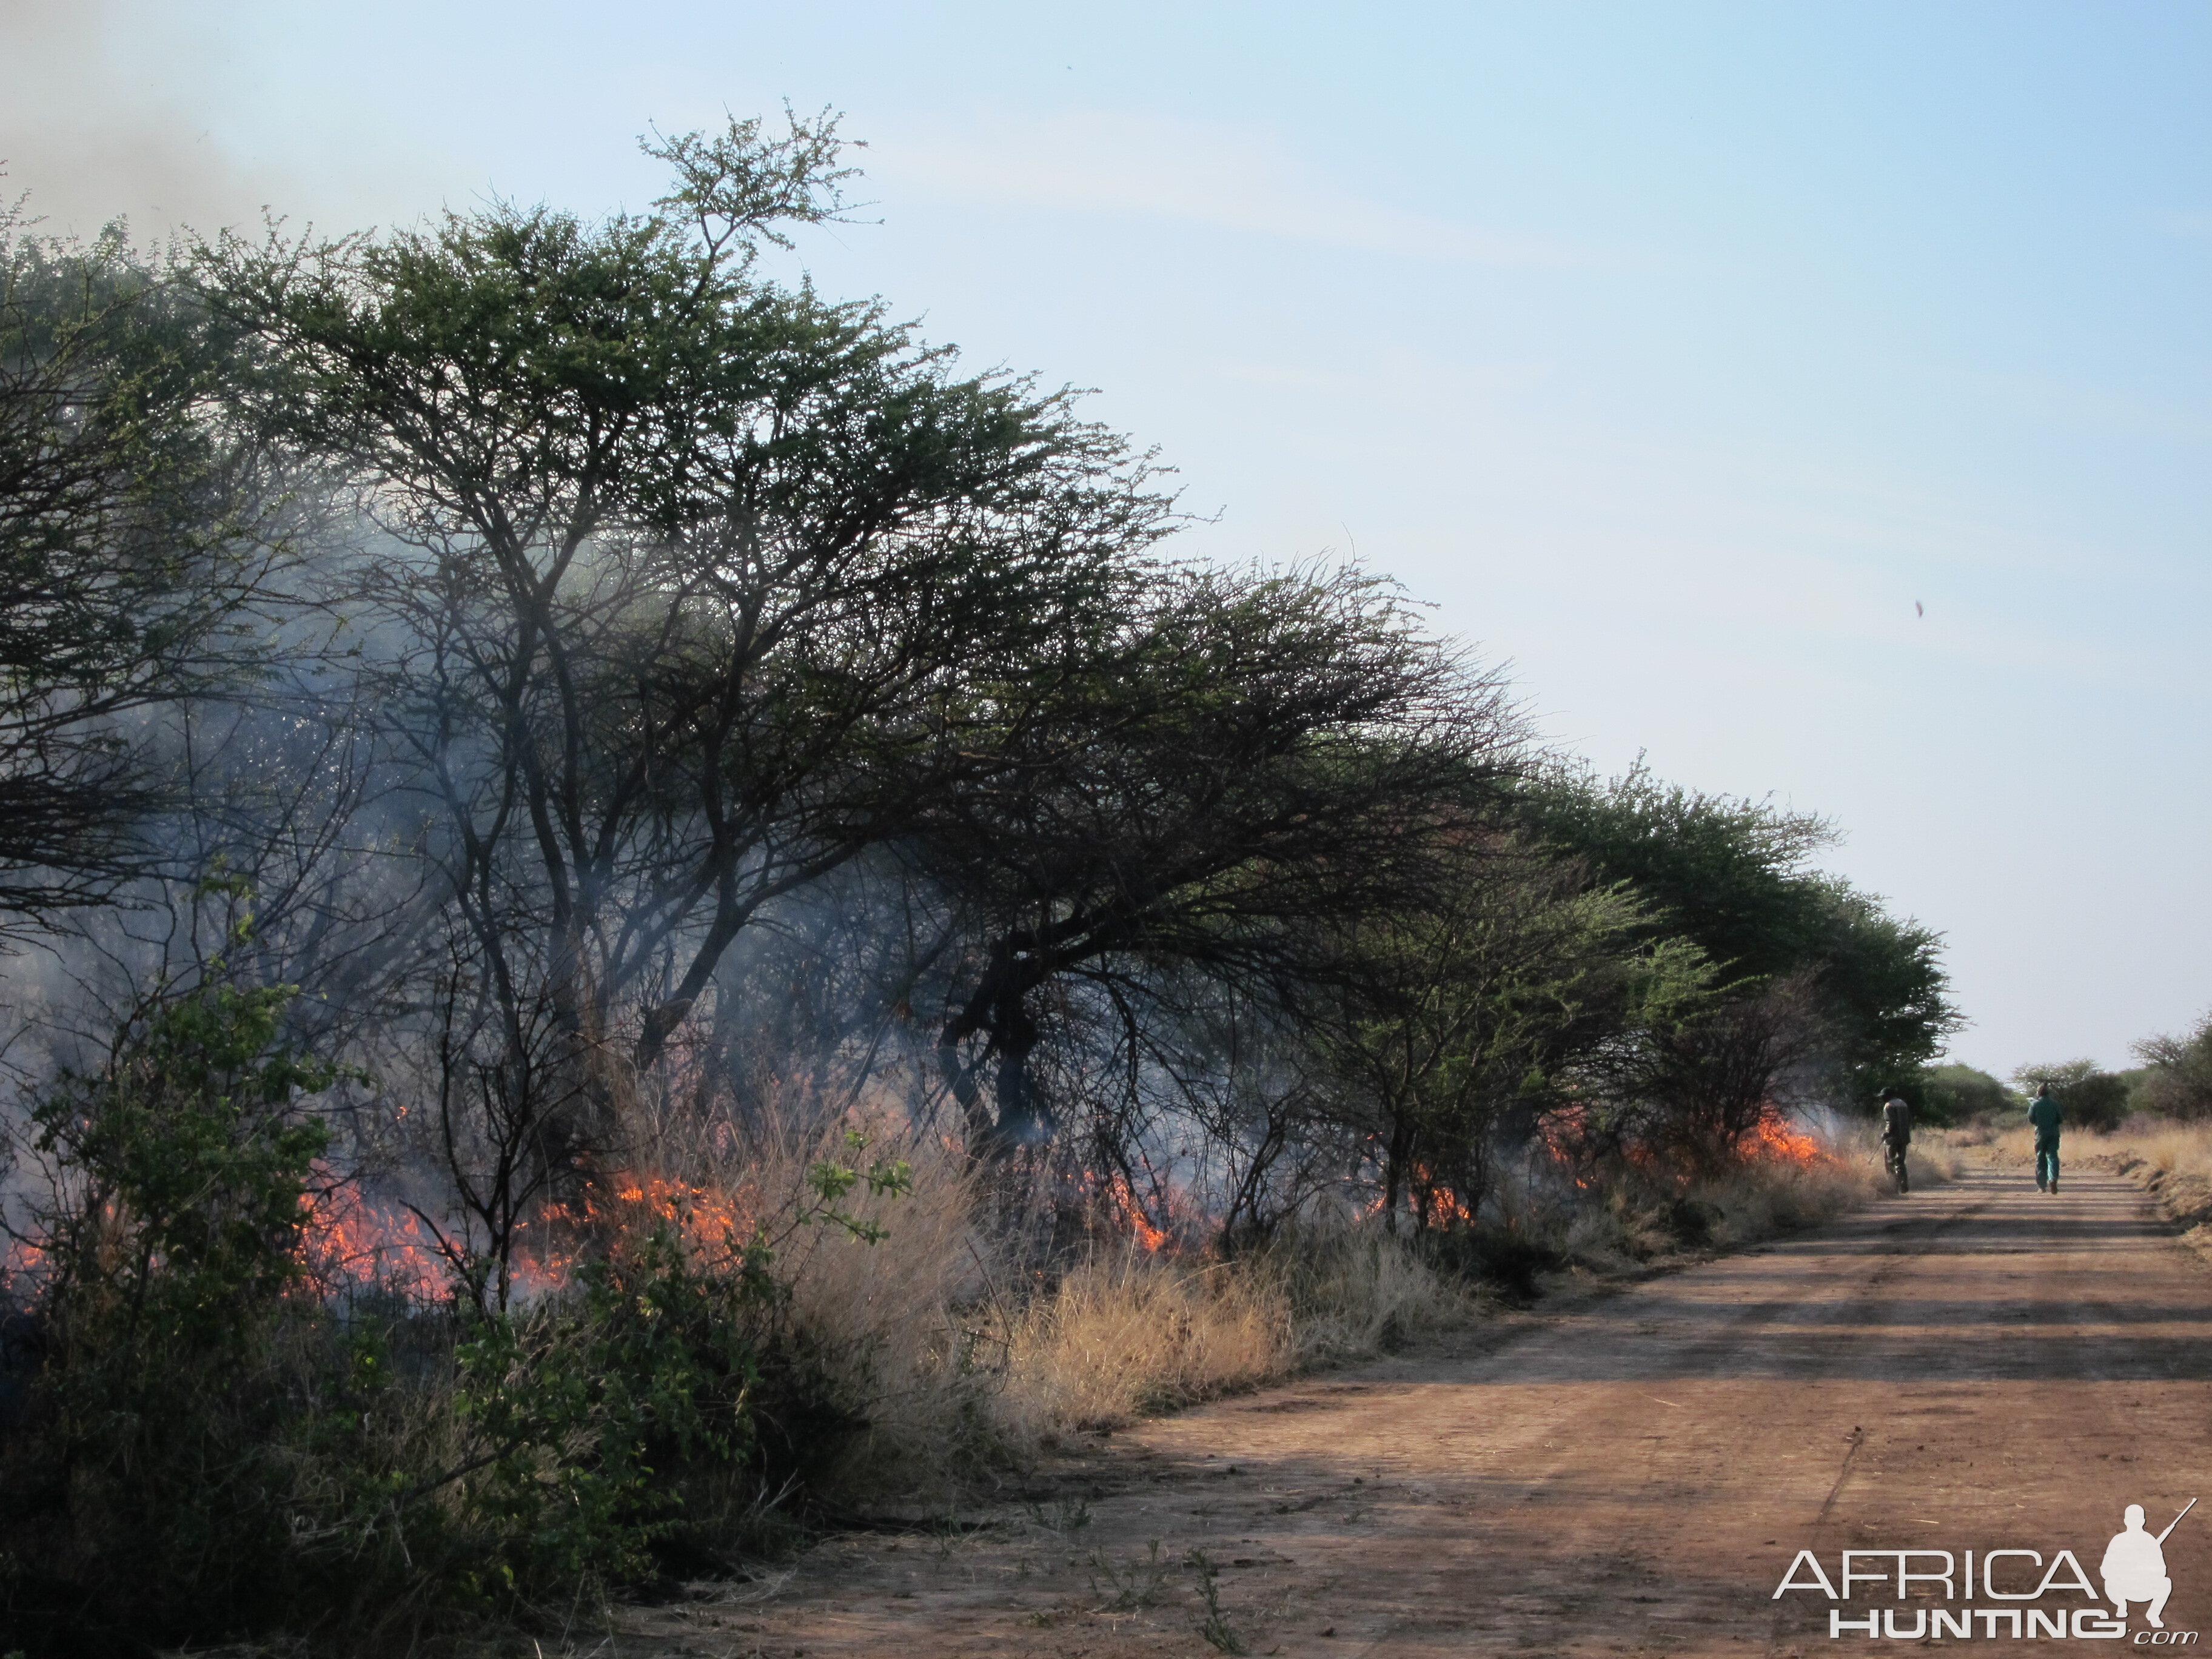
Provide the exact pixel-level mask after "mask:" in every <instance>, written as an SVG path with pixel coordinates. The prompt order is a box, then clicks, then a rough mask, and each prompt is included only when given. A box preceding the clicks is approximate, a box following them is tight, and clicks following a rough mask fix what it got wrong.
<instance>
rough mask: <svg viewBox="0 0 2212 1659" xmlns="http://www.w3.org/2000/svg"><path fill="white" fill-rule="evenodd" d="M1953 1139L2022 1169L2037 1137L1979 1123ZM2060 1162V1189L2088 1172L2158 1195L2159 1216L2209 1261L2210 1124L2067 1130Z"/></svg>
mask: <svg viewBox="0 0 2212 1659" xmlns="http://www.w3.org/2000/svg"><path fill="white" fill-rule="evenodd" d="M1952 1139H1953V1141H1954V1143H1955V1144H1957V1145H1960V1146H1972V1147H1975V1148H1978V1149H1980V1150H1981V1152H1982V1155H1983V1156H1984V1157H1986V1158H1990V1159H1992V1160H1994V1161H1996V1162H1999V1163H2005V1164H2014V1165H2016V1166H2017V1167H2019V1168H2021V1169H2022V1170H2026V1169H2027V1168H2029V1166H2030V1165H2032V1164H2033V1162H2034V1158H2035V1132H2034V1131H2033V1129H2031V1128H2029V1127H2027V1125H2026V1124H2024V1123H2023V1124H2017V1125H2012V1126H2008V1127H1996V1126H1995V1125H1991V1124H1988V1123H1984V1124H1980V1125H1978V1126H1976V1127H1973V1128H1971V1129H1963V1130H1958V1131H1954V1133H1953V1135H1952ZM2059 1158H2060V1160H2061V1161H2060V1167H2059V1179H2060V1181H2061V1182H2062V1183H2063V1182H2064V1180H2065V1176H2066V1171H2067V1170H2069V1169H2075V1168H2079V1167H2082V1166H2085V1165H2086V1166H2087V1167H2088V1168H2091V1169H2099V1170H2112V1172H2113V1173H2114V1174H2116V1175H2120V1176H2126V1177H2127V1178H2128V1179H2129V1180H2130V1181H2133V1182H2135V1183H2136V1185H2137V1186H2139V1187H2142V1188H2144V1189H2145V1190H2146V1191H2148V1192H2149V1193H2151V1194H2154V1195H2155V1196H2156V1198H2157V1200H2158V1206H2159V1210H2160V1213H2162V1214H2163V1215H2164V1216H2165V1217H2166V1218H2167V1219H2168V1220H2169V1221H2172V1222H2174V1223H2175V1224H2177V1225H2179V1226H2180V1227H2181V1228H2182V1229H2183V1230H2184V1236H2185V1237H2186V1238H2187V1239H2188V1241H2189V1243H2191V1244H2193V1245H2195V1246H2196V1247H2197V1249H2202V1250H2204V1251H2206V1252H2207V1253H2209V1254H2212V1123H2205V1122H2193V1123H2179V1122H2175V1121H2172V1119H2169V1118H2159V1117H2144V1116H2136V1117H2129V1118H2125V1119H2124V1120H2122V1121H2120V1122H2119V1123H2118V1125H2116V1126H2115V1127H2112V1128H2111V1129H2109V1130H2101V1131H2100V1130H2087V1129H2074V1128H2069V1129H2068V1130H2066V1131H2065V1133H2064V1135H2063V1138H2062V1139H2061V1140H2060V1143H2059ZM2062 1189H2063V1188H2062Z"/></svg>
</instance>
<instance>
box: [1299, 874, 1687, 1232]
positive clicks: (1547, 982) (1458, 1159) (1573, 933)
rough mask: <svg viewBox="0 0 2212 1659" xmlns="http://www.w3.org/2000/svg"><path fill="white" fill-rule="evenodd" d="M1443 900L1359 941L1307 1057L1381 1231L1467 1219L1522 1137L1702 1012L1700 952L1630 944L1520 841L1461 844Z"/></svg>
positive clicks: (1617, 901)
mask: <svg viewBox="0 0 2212 1659" xmlns="http://www.w3.org/2000/svg"><path fill="white" fill-rule="evenodd" d="M1460 854H1461V858H1460V865H1459V870H1458V880H1457V881H1456V882H1455V883H1454V884H1452V885H1450V886H1449V887H1448V888H1446V889H1445V890H1443V893H1442V894H1441V895H1440V896H1439V899H1438V901H1437V902H1436V903H1434V904H1432V905H1430V906H1427V907H1424V908H1421V909H1419V910H1418V911H1414V910H1408V911H1404V912H1401V913H1399V914H1396V915H1383V916H1379V917H1375V918H1371V919H1369V920H1367V921H1364V922H1363V923H1362V924H1361V925H1360V926H1359V927H1358V929H1357V930H1356V933H1355V935H1354V940H1353V945H1352V948H1353V949H1354V950H1355V951H1357V952H1358V955H1359V956H1360V957H1361V958H1362V959H1363V961H1364V963H1365V971H1364V973H1363V974H1362V975H1359V977H1358V981H1356V983H1355V984H1354V986H1353V987H1352V991H1351V994H1348V995H1347V996H1346V997H1345V998H1344V999H1343V1000H1341V1001H1340V1003H1339V1004H1338V1005H1337V1006H1336V1007H1335V1008H1334V1010H1332V1015H1333V1017H1332V1018H1329V1019H1328V1020H1326V1021H1324V1022H1322V1023H1321V1024H1318V1025H1317V1027H1316V1046H1317V1047H1318V1048H1320V1049H1321V1051H1322V1053H1323V1054H1325V1055H1326V1056H1327V1059H1328V1065H1329V1067H1330V1070H1331V1072H1332V1073H1333V1074H1334V1078H1335V1079H1336V1087H1335V1089H1334V1091H1333V1095H1334V1102H1335V1109H1336V1113H1337V1115H1339V1116H1340V1118H1341V1119H1342V1120H1343V1121H1345V1122H1346V1124H1347V1125H1348V1126H1349V1127H1352V1129H1354V1130H1355V1131H1356V1132H1357V1133H1358V1135H1359V1138H1360V1144H1361V1146H1363V1148H1364V1152H1365V1154H1366V1159H1365V1161H1367V1162H1369V1163H1370V1164H1372V1165H1373V1166H1375V1168H1376V1174H1377V1175H1378V1176H1379V1177H1380V1179H1379V1182H1378V1184H1379V1186H1380V1187H1381V1188H1382V1198H1383V1218H1384V1223H1385V1225H1386V1226H1388V1227H1389V1228H1390V1229H1391V1230H1392V1231H1396V1229H1397V1227H1398V1225H1399V1216H1400V1214H1401V1211H1402V1212H1403V1213H1405V1214H1406V1215H1407V1216H1409V1217H1410V1218H1412V1221H1413V1225H1414V1226H1415V1227H1417V1228H1422V1227H1428V1226H1431V1225H1445V1224H1449V1223H1450V1222H1453V1221H1455V1220H1457V1221H1468V1222H1471V1221H1473V1220H1474V1218H1475V1217H1476V1215H1477V1214H1478V1212H1480V1209H1481V1206H1482V1205H1483V1202H1484V1200H1486V1198H1488V1196H1489V1195H1490V1194H1491V1191H1492V1188H1493V1186H1494V1184H1495V1180H1496V1168H1497V1159H1498V1157H1499V1155H1500V1153H1501V1152H1502V1151H1503V1150H1504V1146H1505V1145H1506V1143H1507V1142H1508V1141H1509V1140H1510V1139H1512V1138H1513V1136H1512V1134H1511V1133H1510V1131H1511V1130H1513V1129H1514V1128H1516V1127H1517V1128H1519V1129H1520V1130H1521V1131H1522V1132H1523V1133H1525V1131H1526V1129H1527V1127H1528V1126H1529V1125H1531V1124H1532V1123H1533V1122H1534V1121H1535V1120H1536V1119H1537V1118H1538V1117H1539V1116H1540V1115H1542V1114H1544V1113H1545V1112H1547V1111H1548V1110H1552V1109H1556V1108H1560V1107H1570V1106H1571V1107H1573V1108H1574V1109H1577V1110H1578V1111H1580V1110H1583V1109H1584V1103H1585V1102H1587V1101H1588V1100H1589V1098H1590V1097H1592V1096H1594V1095H1595V1093H1596V1092H1597V1090H1596V1088H1595V1086H1594V1085H1596V1084H1597V1081H1598V1079H1600V1078H1601V1077H1605V1076H1608V1075H1612V1074H1617V1073H1619V1072H1620V1071H1621V1070H1622V1069H1623V1068H1624V1067H1629V1066H1635V1065H1636V1063H1637V1059H1638V1056H1640V1055H1641V1054H1644V1053H1645V1052H1646V1051H1647V1050H1648V1048H1649V1046H1650V1044H1651V1043H1652V1042H1654V1041H1655V1040H1662V1041H1663V1040H1664V1038H1665V1036H1668V1035H1670V1034H1671V1033H1672V1032H1673V1031H1674V1030H1675V1029H1676V1028H1678V1027H1679V1025H1680V1023H1681V1022H1682V1020H1683V1018H1684V1016H1685V1015H1686V1014H1688V1013H1690V1012H1692V1011H1693V1010H1695V1009H1696V1008H1697V1007H1698V1006H1699V1003H1700V1002H1701V1001H1702V1000H1704V998H1705V994H1706V991H1707V989H1708V986H1709V982H1710V977H1711V975H1710V970H1709V969H1708V968H1707V965H1706V963H1705V959H1704V957H1703V954H1702V953H1701V952H1699V951H1697V950H1696V949H1695V948H1694V947H1693V946H1689V945H1686V944H1685V943H1684V942H1683V941H1680V940H1678V939H1661V940H1656V941H1639V940H1638V938H1637V932H1638V924H1639V923H1640V922H1641V921H1643V920H1644V918H1643V915H1642V914H1641V912H1640V910H1639V908H1638V906H1637V904H1636V903H1635V902H1634V901H1633V900H1632V899H1631V898H1629V897H1628V896H1627V895H1626V893H1625V892H1623V891H1622V890H1620V889H1619V888H1618V887H1605V888H1593V887H1591V886H1590V885H1589V880H1588V878H1587V876H1586V874H1585V873H1584V872H1583V871H1582V870H1581V869H1579V868H1578V867H1577V866H1575V865H1573V864H1571V863H1569V862H1564V861H1561V860H1556V859H1553V858H1549V857H1547V856H1545V855H1543V854H1541V853H1539V852H1536V851H1534V850H1533V849H1530V848H1526V847H1520V846H1515V845H1512V844H1510V843H1501V842H1497V841H1494V840H1491V841H1476V840H1472V839H1471V840H1470V841H1469V842H1468V843H1466V844H1465V845H1463V846H1462V848H1461V849H1460Z"/></svg>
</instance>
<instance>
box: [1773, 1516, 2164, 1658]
mask: <svg viewBox="0 0 2212 1659" xmlns="http://www.w3.org/2000/svg"><path fill="white" fill-rule="evenodd" d="M2196 1506H2197V1499H2195V1498H2191V1499H2190V1500H2189V1502H2188V1503H2187V1504H2184V1505H2183V1506H2182V1509H2181V1510H2180V1513H2179V1514H2177V1515H2176V1516H2174V1517H2173V1519H2172V1520H2171V1521H2169V1522H2167V1523H2166V1528H2165V1530H2164V1531H2162V1532H2159V1533H2155V1534H2154V1533H2152V1532H2150V1531H2149V1530H2148V1528H2147V1527H2146V1525H2145V1512H2144V1510H2143V1506H2142V1504H2129V1505H2128V1506H2127V1508H2126V1510H2125V1511H2124V1514H2123V1516H2122V1527H2121V1530H2119V1531H2118V1532H2117V1533H2114V1534H2112V1536H2111V1541H2110V1542H2108V1543H2107V1544H2106V1547H2105V1550H2104V1553H2103V1554H2102V1555H2101V1556H2100V1557H2098V1558H2097V1568H2096V1578H2095V1580H2094V1581H2092V1579H2091V1577H2090V1574H2089V1572H2088V1571H2087V1570H2086V1569H2085V1568H2084V1567H2083V1565H2082V1564H2081V1558H2080V1557H2079V1556H2077V1555H2076V1554H2075V1553H2074V1551H2073V1550H2071V1549H2068V1548H2063V1547H2062V1548H2059V1549H2056V1550H2051V1549H2048V1548H2045V1549H2026V1548H2016V1547H2015V1548H1999V1549H1978V1550H1975V1549H1967V1550H1955V1551H1954V1550H1948V1549H1936V1548H1930V1547H1924V1546H1923V1547H1911V1548H1905V1549H1847V1550H1839V1551H1837V1552H1836V1553H1834V1556H1833V1557H1832V1559H1833V1561H1834V1563H1835V1570H1834V1571H1833V1573H1832V1574H1831V1572H1830V1571H1829V1570H1828V1568H1827V1567H1826V1565H1824V1564H1823V1563H1822V1561H1821V1559H1820V1556H1819V1555H1818V1554H1817V1553H1815V1552H1814V1551H1812V1550H1809V1549H1801V1550H1799V1551H1798V1552H1797V1553H1796V1555H1795V1556H1794V1557H1792V1558H1791V1559H1790V1565H1789V1568H1788V1570H1787V1571H1784V1573H1783V1575H1782V1578H1781V1582H1780V1583H1778V1584H1777V1585H1776V1586H1775V1589H1774V1595H1773V1596H1772V1597H1771V1599H1772V1600H1775V1601H1780V1600H1782V1598H1783V1597H1784V1596H1785V1595H1792V1594H1798V1595H1816V1596H1820V1597H1822V1598H1824V1599H1826V1601H1832V1602H1843V1603H1846V1604H1848V1603H1852V1602H1859V1603H1862V1605H1860V1606H1857V1607H1851V1606H1843V1607H1829V1608H1828V1609H1827V1613H1828V1636H1829V1638H1830V1639H1832V1640H1834V1639H1839V1638H1844V1637H1847V1636H1863V1637H1869V1638H1886V1639H1889V1640H1894V1641H1942V1640H1944V1639H1947V1638H1948V1639H1953V1640H1968V1639H1976V1638H1978V1639H1983V1640H1992V1639H1996V1638H2005V1639H2008V1640H2014V1641H2021V1640H2030V1639H2034V1638H2045V1639H2051V1638H2057V1639H2061V1640H2066V1639H2072V1640H2087V1641H2106V1642H2118V1641H2125V1642H2128V1643H2129V1644H2130V1645H2131V1646H2135V1647H2158V1648H2164V1647H2194V1646H2196V1645H2197V1644H2198V1642H2199V1640H2200V1634H2201V1633H2200V1632H2197V1631H2193V1630H2172V1629H2169V1628H2167V1626H2166V1620H2165V1617H2164V1615H2165V1612H2166V1603H2167V1601H2168V1600H2169V1599H2170V1598H2171V1597H2172V1594H2173V1590H2174V1584H2173V1580H2172V1577H2170V1576H2169V1575H2168V1573H2167V1571H2166V1558H2165V1554H2164V1551H2163V1546H2164V1544H2165V1542H2166V1538H2167V1536H2168V1535H2169V1534H2172V1531H2173V1529H2174V1528H2175V1527H2177V1526H2179V1524H2180V1523H2181V1521H2182V1518H2183V1517H2184V1516H2186V1515H2187V1514H2188V1513H2189V1511H2190V1510H2192V1509H2194V1508H2196ZM1890 1597H1893V1599H1894V1600H1896V1601H1908V1600H1910V1601H1914V1602H1916V1603H1917V1604H1916V1605H1914V1606H1912V1607H1910V1608H1905V1607H1882V1606H1879V1605H1875V1604H1876V1603H1879V1602H1880V1601H1882V1600H1883V1599H1885V1598H1890ZM1931 1598H1933V1599H1936V1600H1940V1601H1941V1602H1942V1605H1940V1606H1936V1605H1930V1601H1931ZM2068 1598H2077V1599H2076V1600H2071V1601H2069V1599H2068ZM2138 1607H2139V1609H2140V1617H2141V1620H2142V1622H2141V1623H2140V1624H2131V1623H2130V1613H2131V1611H2135V1610H2136V1609H2138ZM1908 1613H1909V1615H1910V1616H1909V1618H1908V1617H1907V1616H1906V1615H1907V1614H1908Z"/></svg>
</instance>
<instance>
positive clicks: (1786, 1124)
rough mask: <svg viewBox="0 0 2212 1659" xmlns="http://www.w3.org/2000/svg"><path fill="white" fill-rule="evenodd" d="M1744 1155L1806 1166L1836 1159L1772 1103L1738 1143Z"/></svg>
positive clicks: (1826, 1162)
mask: <svg viewBox="0 0 2212 1659" xmlns="http://www.w3.org/2000/svg"><path fill="white" fill-rule="evenodd" d="M1739 1144H1740V1146H1741V1148H1742V1151H1743V1154H1744V1156H1745V1157H1746V1158H1765V1159H1766V1160H1767V1161H1769V1162H1771V1163H1778V1164H1802V1165H1803V1166H1804V1167H1805V1168H1807V1169H1812V1168H1815V1167H1817V1166H1818V1165H1820V1164H1830V1163H1833V1162H1834V1161H1835V1154H1834V1153H1832V1152H1830V1151H1829V1150H1828V1149H1827V1148H1826V1146H1822V1145H1821V1144H1820V1142H1819V1141H1818V1140H1816V1139H1814V1138H1813V1137H1812V1136H1811V1135H1808V1134H1807V1133H1805V1132H1804V1131H1803V1130H1802V1129H1798V1128H1796V1127H1792V1126H1791V1124H1790V1120H1789V1119H1788V1118H1786V1117H1784V1116H1783V1115H1782V1114H1781V1112H1780V1111H1779V1110H1778V1109H1776V1108H1774V1107H1772V1106H1769V1107H1767V1108H1766V1109H1765V1110H1764V1111H1763V1112H1761V1113H1760V1114H1759V1121H1758V1122H1756V1123H1754V1124H1753V1125H1752V1127H1751V1131H1750V1133H1747V1134H1746V1135H1745V1136H1744V1138H1743V1139H1742V1140H1741V1142H1740V1143H1739Z"/></svg>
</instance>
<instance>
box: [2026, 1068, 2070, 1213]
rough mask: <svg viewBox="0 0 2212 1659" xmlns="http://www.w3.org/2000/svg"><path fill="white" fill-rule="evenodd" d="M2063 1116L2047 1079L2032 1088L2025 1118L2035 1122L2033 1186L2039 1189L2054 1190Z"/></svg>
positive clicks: (2064, 1116)
mask: <svg viewBox="0 0 2212 1659" xmlns="http://www.w3.org/2000/svg"><path fill="white" fill-rule="evenodd" d="M2065 1118H2066V1114H2065V1113H2064V1112H2063V1111H2062V1110H2061V1109H2059V1105H2058V1101H2057V1097H2056V1096H2054V1095H2053V1094H2052V1093H2051V1085H2049V1084H2048V1083H2046V1084H2045V1085H2043V1086H2042V1087H2041V1088H2039V1089H2038V1090H2037V1091H2035V1101H2034V1103H2033V1105H2031V1106H2030V1107H2029V1108H2028V1109H2027V1121H2029V1122H2030V1123H2032V1124H2033V1125H2034V1126H2035V1190H2036V1191H2038V1192H2039V1193H2055V1192H2057V1190H2058V1126H2059V1125H2060V1124H2061V1123H2063V1121H2065Z"/></svg>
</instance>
